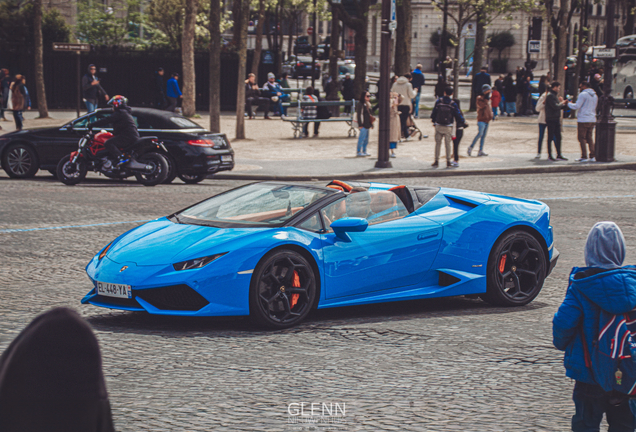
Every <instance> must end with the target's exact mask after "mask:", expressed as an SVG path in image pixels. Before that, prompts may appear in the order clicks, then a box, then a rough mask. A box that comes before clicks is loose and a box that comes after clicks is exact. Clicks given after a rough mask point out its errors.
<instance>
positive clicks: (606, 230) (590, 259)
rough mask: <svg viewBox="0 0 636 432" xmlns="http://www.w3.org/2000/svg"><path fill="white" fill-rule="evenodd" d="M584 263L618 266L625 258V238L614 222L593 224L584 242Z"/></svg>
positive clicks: (613, 267)
mask: <svg viewBox="0 0 636 432" xmlns="http://www.w3.org/2000/svg"><path fill="white" fill-rule="evenodd" d="M584 254H585V265H587V266H588V267H597V268H602V269H615V268H620V267H621V266H622V265H623V261H624V260H625V238H624V237H623V233H622V231H621V229H620V228H619V227H618V225H616V224H615V223H614V222H597V223H596V224H594V226H593V227H592V229H591V230H590V232H589V234H588V235H587V242H586V243H585V252H584Z"/></svg>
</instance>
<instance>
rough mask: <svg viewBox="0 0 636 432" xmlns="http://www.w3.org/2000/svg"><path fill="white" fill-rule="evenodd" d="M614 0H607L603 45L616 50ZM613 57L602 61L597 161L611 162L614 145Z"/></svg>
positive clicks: (597, 127) (597, 126) (597, 129)
mask: <svg viewBox="0 0 636 432" xmlns="http://www.w3.org/2000/svg"><path fill="white" fill-rule="evenodd" d="M614 1H615V0H607V11H606V12H607V26H606V27H607V28H606V30H607V37H606V40H605V46H606V47H607V48H614V52H616V47H615V44H616V35H615V34H614V10H615V5H614ZM613 61H614V59H613V58H610V59H607V61H606V62H604V63H605V64H604V66H605V67H604V69H605V71H604V74H605V79H604V82H603V96H601V98H600V100H599V103H600V104H601V115H600V116H599V117H598V120H597V124H596V160H597V161H599V162H613V161H614V148H615V146H616V122H615V121H614V116H613V115H612V108H613V106H614V98H613V97H612V78H613V71H612V68H613V64H612V63H613Z"/></svg>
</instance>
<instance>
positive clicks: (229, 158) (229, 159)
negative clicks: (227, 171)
mask: <svg viewBox="0 0 636 432" xmlns="http://www.w3.org/2000/svg"><path fill="white" fill-rule="evenodd" d="M221 162H232V155H223V156H221Z"/></svg>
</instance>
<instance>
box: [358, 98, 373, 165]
mask: <svg viewBox="0 0 636 432" xmlns="http://www.w3.org/2000/svg"><path fill="white" fill-rule="evenodd" d="M370 98H371V94H370V93H369V92H368V91H363V92H362V95H361V96H360V102H359V104H358V106H357V107H356V118H357V120H358V127H359V128H360V135H359V136H358V148H357V153H356V156H358V157H362V156H371V155H370V154H369V153H367V145H368V144H369V132H370V131H371V128H373V121H374V120H375V117H373V116H372V115H371V102H369V99H370Z"/></svg>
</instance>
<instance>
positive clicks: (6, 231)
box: [0, 219, 152, 234]
mask: <svg viewBox="0 0 636 432" xmlns="http://www.w3.org/2000/svg"><path fill="white" fill-rule="evenodd" d="M151 220H152V219H148V220H136V221H122V222H104V223H96V224H87V225H63V226H55V227H42V228H10V229H0V234H8V233H17V232H28V231H44V230H56V229H70V228H86V227H95V226H104V225H121V224H132V223H143V222H150V221H151Z"/></svg>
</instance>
